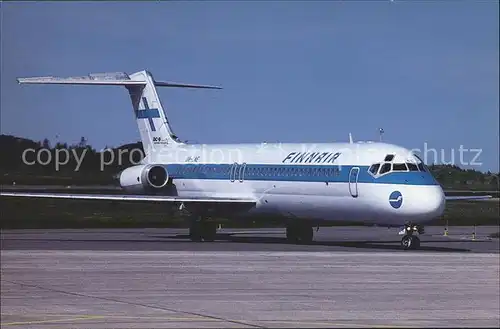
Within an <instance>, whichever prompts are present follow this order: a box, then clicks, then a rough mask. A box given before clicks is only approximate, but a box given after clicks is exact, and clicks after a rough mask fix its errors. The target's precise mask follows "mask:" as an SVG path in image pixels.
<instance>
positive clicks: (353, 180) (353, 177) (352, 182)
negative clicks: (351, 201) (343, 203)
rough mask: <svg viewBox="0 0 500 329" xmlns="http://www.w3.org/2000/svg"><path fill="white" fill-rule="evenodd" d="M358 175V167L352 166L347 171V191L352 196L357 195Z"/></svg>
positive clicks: (355, 196)
mask: <svg viewBox="0 0 500 329" xmlns="http://www.w3.org/2000/svg"><path fill="white" fill-rule="evenodd" d="M358 177H359V168H358V167H354V168H352V169H351V171H350V172H349V192H350V193H351V196H352V197H353V198H357V197H358Z"/></svg>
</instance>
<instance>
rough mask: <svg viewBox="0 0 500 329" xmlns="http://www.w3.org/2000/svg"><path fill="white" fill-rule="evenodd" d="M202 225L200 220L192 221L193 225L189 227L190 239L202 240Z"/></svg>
mask: <svg viewBox="0 0 500 329" xmlns="http://www.w3.org/2000/svg"><path fill="white" fill-rule="evenodd" d="M201 233H202V227H201V225H200V222H193V223H191V227H190V228H189V239H190V240H191V241H193V242H200V241H202V240H203V239H202V238H203V237H202V234H201Z"/></svg>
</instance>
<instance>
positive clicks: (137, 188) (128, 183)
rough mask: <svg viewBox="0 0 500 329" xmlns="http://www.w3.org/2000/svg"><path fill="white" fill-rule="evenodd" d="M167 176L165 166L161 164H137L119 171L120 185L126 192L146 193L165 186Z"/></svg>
mask: <svg viewBox="0 0 500 329" xmlns="http://www.w3.org/2000/svg"><path fill="white" fill-rule="evenodd" d="M168 178H169V175H168V171H167V168H166V167H164V166H162V165H157V164H148V165H137V166H133V167H129V168H127V169H125V170H123V171H122V172H121V173H120V186H121V187H122V188H123V189H124V190H126V191H128V192H136V193H148V192H154V191H157V190H160V189H161V188H163V187H165V186H166V185H167V184H168Z"/></svg>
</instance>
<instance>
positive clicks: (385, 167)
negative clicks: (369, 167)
mask: <svg viewBox="0 0 500 329" xmlns="http://www.w3.org/2000/svg"><path fill="white" fill-rule="evenodd" d="M389 171H391V164H390V163H384V164H383V165H382V168H380V174H385V173H387V172H389Z"/></svg>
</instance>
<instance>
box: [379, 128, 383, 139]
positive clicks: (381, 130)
mask: <svg viewBox="0 0 500 329" xmlns="http://www.w3.org/2000/svg"><path fill="white" fill-rule="evenodd" d="M378 132H379V134H380V136H379V137H380V141H382V135H383V134H384V129H383V128H379V130H378Z"/></svg>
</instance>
